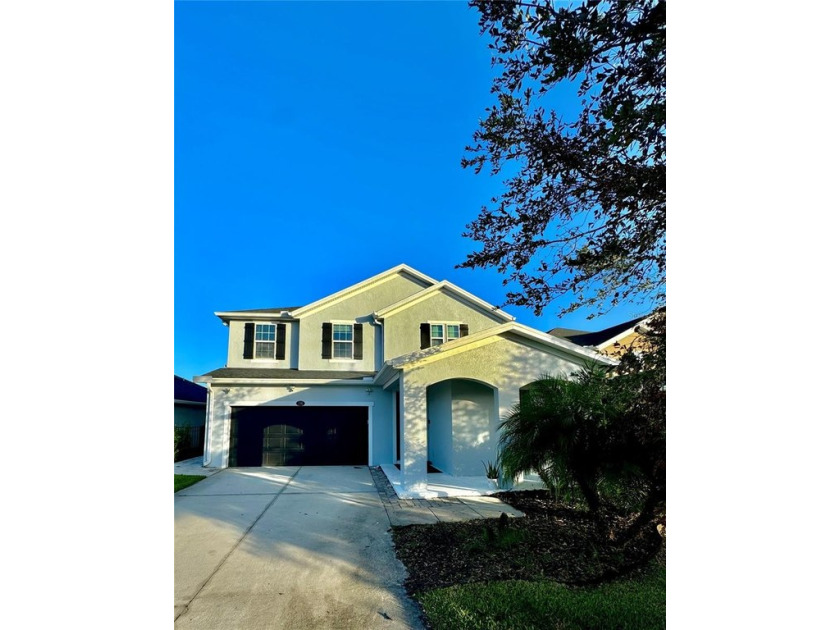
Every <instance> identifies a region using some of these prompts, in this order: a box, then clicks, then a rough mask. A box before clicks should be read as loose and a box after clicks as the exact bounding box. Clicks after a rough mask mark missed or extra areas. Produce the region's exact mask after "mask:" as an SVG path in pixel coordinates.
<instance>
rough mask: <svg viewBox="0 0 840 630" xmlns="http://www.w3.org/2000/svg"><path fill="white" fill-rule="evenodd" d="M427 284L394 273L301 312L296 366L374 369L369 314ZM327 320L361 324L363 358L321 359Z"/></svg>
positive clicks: (302, 368)
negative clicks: (327, 303) (322, 305)
mask: <svg viewBox="0 0 840 630" xmlns="http://www.w3.org/2000/svg"><path fill="white" fill-rule="evenodd" d="M427 286H428V285H427V284H425V283H421V281H420V280H417V279H416V278H414V277H413V276H410V275H408V274H402V273H400V274H395V275H393V276H390V277H389V278H388V279H387V280H385V281H383V282H381V283H379V284H377V285H375V286H373V287H371V288H369V289H366V290H365V291H363V292H361V293H359V294H357V295H353V296H351V297H348V298H345V299H343V300H341V301H339V302H337V303H336V304H334V305H331V306H327V307H326V308H323V309H321V310H318V311H317V312H315V313H313V314H311V315H306V314H305V315H304V316H303V317H301V319H300V356H299V359H298V366H299V369H301V370H359V371H371V372H373V371H375V370H377V369H378V368H379V367H380V366H379V365H377V361H376V352H375V339H376V327H377V326H378V325H377V324H374V323H373V318H372V317H371V314H372V313H374V312H375V311H377V310H380V309H383V308H385V307H386V306H389V305H391V304H394V303H395V302H399V301H400V300H403V299H405V298H407V297H408V296H410V295H414V294H415V293H417V292H419V291H422V290H423V289H425V288H426V287H427ZM330 321H334V322H351V323H352V322H355V323H361V324H362V325H363V326H364V333H363V335H364V338H363V339H364V343H363V356H364V358H363V359H362V360H361V361H354V360H346V359H343V360H340V359H322V358H321V326H322V324H323V323H324V322H330Z"/></svg>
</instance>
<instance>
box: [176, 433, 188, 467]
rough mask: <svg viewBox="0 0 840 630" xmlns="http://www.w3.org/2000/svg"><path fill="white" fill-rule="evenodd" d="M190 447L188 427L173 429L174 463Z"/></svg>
mask: <svg viewBox="0 0 840 630" xmlns="http://www.w3.org/2000/svg"><path fill="white" fill-rule="evenodd" d="M189 447H190V429H189V427H175V461H176V462H177V461H179V459H180V456H181V455H182V454H183V453H184V452H185V451H187V450H188V449H189Z"/></svg>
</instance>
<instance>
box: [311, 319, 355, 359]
mask: <svg viewBox="0 0 840 630" xmlns="http://www.w3.org/2000/svg"><path fill="white" fill-rule="evenodd" d="M363 335H364V328H363V326H362V324H355V323H351V322H324V323H323V324H321V358H322V359H339V360H344V361H347V360H351V361H359V360H360V359H362V354H363V350H364V341H363Z"/></svg>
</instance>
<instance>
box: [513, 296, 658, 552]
mask: <svg viewBox="0 0 840 630" xmlns="http://www.w3.org/2000/svg"><path fill="white" fill-rule="evenodd" d="M641 343H643V344H644V352H634V351H633V350H634V349H632V348H631V349H629V350H630V351H629V352H627V353H626V354H625V355H624V356H623V358H622V360H621V363H620V365H619V366H618V368H617V369H616V370H614V371H613V372H612V373H609V372H607V371H606V370H605V369H604V368H601V367H596V366H589V367H586V368H584V369H582V370H580V371H579V372H576V373H574V374H572V375H571V376H570V377H569V378H568V379H562V378H559V377H556V376H551V375H545V376H543V377H542V378H540V379H538V380H537V381H536V382H534V383H532V384H531V386H530V387H529V389H528V395H527V396H523V398H522V400H520V402H519V403H517V404H515V405H514V406H513V407H512V409H511V411H510V413H509V414H508V415H507V417H506V418H505V419H504V421H503V422H502V423H501V427H500V428H501V435H500V440H499V465H500V468H501V472H502V477H503V479H505V480H507V481H509V480H512V479H513V478H514V477H516V476H517V475H518V474H520V473H525V472H528V471H531V470H535V471H536V472H537V474H539V476H540V479H541V480H542V481H543V483H544V484H545V486H546V488H548V490H549V492H550V493H551V496H552V497H553V498H554V500H555V501H556V500H559V499H560V498H564V499H570V498H572V499H574V498H576V497H581V498H582V500H583V501H584V502H585V503H586V505H587V507H588V508H589V510H590V512H592V513H593V514H595V515H596V516H597V515H598V514H599V512H600V511H601V510H602V508H606V507H609V508H613V509H614V508H623V509H624V511H634V512H637V516H636V518H635V519H634V521H633V522H632V523H631V525H630V526H629V527H627V528H626V529H625V531H624V532H623V533H622V534H621V536H622V537H624V538H629V537H630V536H632V535H633V534H635V533H636V532H637V531H638V530H639V528H640V527H642V526H644V525H645V524H647V523H649V522H650V521H651V519H652V518H653V517H654V516H655V515H656V514H657V513H658V512H659V511H661V510H664V503H665V315H664V312H662V313H660V314H659V315H657V316H656V317H654V319H653V321H652V322H651V323H650V325H649V328H648V329H646V330H645V331H644V333H643V335H642V337H641Z"/></svg>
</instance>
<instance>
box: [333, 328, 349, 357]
mask: <svg viewBox="0 0 840 630" xmlns="http://www.w3.org/2000/svg"><path fill="white" fill-rule="evenodd" d="M332 334H333V353H332V355H333V358H334V359H352V358H353V324H333V325H332Z"/></svg>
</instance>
